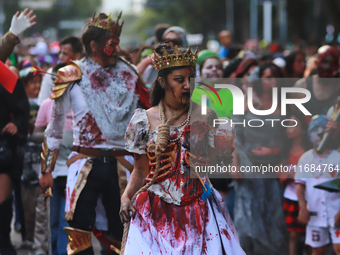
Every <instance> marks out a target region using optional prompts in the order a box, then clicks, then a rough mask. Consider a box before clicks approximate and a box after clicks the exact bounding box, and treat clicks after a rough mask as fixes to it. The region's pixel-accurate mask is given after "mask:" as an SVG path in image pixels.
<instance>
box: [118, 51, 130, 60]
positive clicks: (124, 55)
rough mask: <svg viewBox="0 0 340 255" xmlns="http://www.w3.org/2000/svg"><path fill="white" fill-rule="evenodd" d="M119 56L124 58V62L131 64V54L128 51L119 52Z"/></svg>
mask: <svg viewBox="0 0 340 255" xmlns="http://www.w3.org/2000/svg"><path fill="white" fill-rule="evenodd" d="M119 56H120V57H122V58H124V59H125V60H126V61H128V62H130V63H132V59H131V53H130V52H129V51H128V50H126V49H121V50H120V52H119Z"/></svg>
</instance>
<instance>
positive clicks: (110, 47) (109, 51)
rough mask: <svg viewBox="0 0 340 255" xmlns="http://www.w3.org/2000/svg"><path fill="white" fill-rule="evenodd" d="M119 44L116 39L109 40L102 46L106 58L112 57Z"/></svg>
mask: <svg viewBox="0 0 340 255" xmlns="http://www.w3.org/2000/svg"><path fill="white" fill-rule="evenodd" d="M118 44H119V41H118V40H117V39H116V38H113V39H109V40H108V41H107V42H106V43H105V46H104V50H103V51H104V53H105V55H107V56H109V57H110V56H112V55H113V53H115V52H116V46H117V45H118Z"/></svg>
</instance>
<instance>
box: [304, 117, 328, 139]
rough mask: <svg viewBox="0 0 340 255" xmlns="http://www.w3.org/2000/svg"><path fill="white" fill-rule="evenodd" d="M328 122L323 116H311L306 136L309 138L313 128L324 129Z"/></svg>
mask: <svg viewBox="0 0 340 255" xmlns="http://www.w3.org/2000/svg"><path fill="white" fill-rule="evenodd" d="M327 122H328V119H327V117H326V116H325V115H315V116H313V118H312V120H311V121H310V123H309V125H308V136H310V132H311V131H312V130H313V128H315V127H324V128H325V127H326V124H327Z"/></svg>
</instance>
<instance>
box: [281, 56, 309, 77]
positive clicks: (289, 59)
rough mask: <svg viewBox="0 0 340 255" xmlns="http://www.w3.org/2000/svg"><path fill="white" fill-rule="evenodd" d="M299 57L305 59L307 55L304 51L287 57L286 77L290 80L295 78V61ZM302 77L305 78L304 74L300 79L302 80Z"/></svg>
mask: <svg viewBox="0 0 340 255" xmlns="http://www.w3.org/2000/svg"><path fill="white" fill-rule="evenodd" d="M298 55H302V56H303V58H306V54H305V53H304V52H303V51H302V50H298V51H293V52H292V53H290V54H289V55H288V56H287V57H285V61H286V67H285V70H286V75H287V77H288V78H293V76H294V70H293V68H294V61H295V59H296V57H297V56H298ZM302 77H303V74H302V76H301V77H299V78H302Z"/></svg>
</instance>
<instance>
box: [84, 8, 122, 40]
mask: <svg viewBox="0 0 340 255" xmlns="http://www.w3.org/2000/svg"><path fill="white" fill-rule="evenodd" d="M95 15H96V12H94V13H93V16H92V19H91V20H90V21H89V23H88V26H89V27H98V28H101V29H105V30H108V31H110V32H112V33H114V34H115V35H116V36H118V37H119V36H120V33H121V32H122V28H123V24H124V21H123V22H122V24H121V25H119V20H120V18H121V17H122V12H120V13H119V15H118V18H117V20H116V21H114V20H113V19H111V13H110V14H109V16H108V17H107V19H105V18H103V16H104V15H105V13H99V14H98V16H97V17H95ZM105 16H106V15H105Z"/></svg>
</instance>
